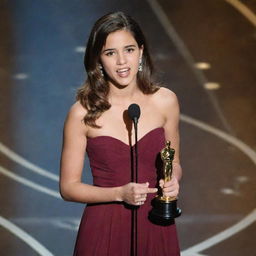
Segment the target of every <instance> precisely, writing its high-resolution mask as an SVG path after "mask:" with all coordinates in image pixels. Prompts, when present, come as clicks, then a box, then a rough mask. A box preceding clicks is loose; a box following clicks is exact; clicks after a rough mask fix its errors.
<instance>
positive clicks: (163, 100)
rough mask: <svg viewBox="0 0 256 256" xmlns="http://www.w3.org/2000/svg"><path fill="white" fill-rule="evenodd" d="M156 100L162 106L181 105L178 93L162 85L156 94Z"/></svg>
mask: <svg viewBox="0 0 256 256" xmlns="http://www.w3.org/2000/svg"><path fill="white" fill-rule="evenodd" d="M154 100H155V103H156V105H157V106H159V107H160V108H170V107H172V108H173V107H177V108H178V107H179V104H178V99H177V96H176V94H175V93H174V92H173V91H171V90H170V89H168V88H165V87H160V89H159V90H158V91H157V92H156V93H155V94H154Z"/></svg>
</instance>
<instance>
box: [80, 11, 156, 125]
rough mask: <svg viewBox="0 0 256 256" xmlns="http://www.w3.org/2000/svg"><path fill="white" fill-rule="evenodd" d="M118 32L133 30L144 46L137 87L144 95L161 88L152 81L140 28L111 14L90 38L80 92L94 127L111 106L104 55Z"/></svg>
mask: <svg viewBox="0 0 256 256" xmlns="http://www.w3.org/2000/svg"><path fill="white" fill-rule="evenodd" d="M118 30H126V31H129V32H130V33H131V34H132V35H133V37H134V39H135V41H136V42H137V44H138V46H139V48H140V49H141V48H142V47H143V55H142V66H143V70H142V71H141V72H138V73H137V84H138V87H139V89H140V90H141V91H142V92H143V93H144V94H152V93H154V92H156V91H157V90H158V89H159V87H158V86H156V85H154V84H153V82H152V73H153V65H152V62H151V58H150V55H149V52H148V47H147V43H146V40H145V37H144V35H143V33H142V31H141V29H140V27H139V25H138V24H137V23H136V21H134V20H133V19H132V18H131V17H130V16H128V15H126V14H124V13H123V12H114V13H109V14H107V15H105V16H103V17H101V18H100V19H99V20H97V21H96V23H95V24H94V26H93V28H92V31H91V34H90V36H89V39H88V42H87V47H86V52H85V56H84V66H85V70H86V72H87V80H86V81H85V84H84V85H83V86H82V87H81V88H80V89H79V90H78V92H77V97H76V98H77V100H78V101H80V103H81V105H82V106H83V107H84V108H85V109H86V110H87V114H86V115H85V117H84V123H85V124H86V125H89V126H91V127H96V128H100V126H98V125H97V124H96V122H95V121H96V119H98V118H99V117H100V116H101V114H102V113H103V112H104V111H106V110H108V109H109V108H110V107H111V105H110V103H109V102H108V99H107V96H108V93H109V84H108V81H107V77H106V76H102V74H101V72H102V71H101V70H100V67H99V66H100V65H99V64H100V55H101V51H102V48H103V46H104V45H105V43H106V39H107V36H108V35H109V34H110V33H113V32H115V31H118Z"/></svg>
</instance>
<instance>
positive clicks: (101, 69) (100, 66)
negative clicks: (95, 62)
mask: <svg viewBox="0 0 256 256" xmlns="http://www.w3.org/2000/svg"><path fill="white" fill-rule="evenodd" d="M99 69H100V74H101V76H104V73H103V67H102V65H101V64H99Z"/></svg>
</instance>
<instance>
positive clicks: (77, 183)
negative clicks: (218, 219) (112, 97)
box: [60, 102, 156, 205]
mask: <svg viewBox="0 0 256 256" xmlns="http://www.w3.org/2000/svg"><path fill="white" fill-rule="evenodd" d="M85 114H86V112H85V110H84V108H83V107H82V106H81V105H80V104H79V103H78V102H77V103H75V104H74V105H73V106H72V108H71V109H70V112H69V114H68V116H67V119H66V121H65V125H64V132H63V147H62V154H61V165H60V193H61V196H62V197H63V199H65V200H68V201H75V202H82V203H99V202H113V201H125V202H127V203H129V204H135V205H136V204H138V201H139V200H140V202H141V201H143V200H142V199H141V195H142V194H147V193H155V192H156V189H150V188H148V184H135V183H128V184H127V185H124V186H121V187H113V188H103V187H97V186H93V185H89V184H84V183H82V182H81V177H82V171H83V166H84V157H85V151H86V143H87V140H86V134H87V130H88V128H87V127H86V126H85V125H84V122H83V117H84V115H85Z"/></svg>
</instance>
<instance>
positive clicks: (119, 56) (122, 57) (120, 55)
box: [117, 53, 126, 65]
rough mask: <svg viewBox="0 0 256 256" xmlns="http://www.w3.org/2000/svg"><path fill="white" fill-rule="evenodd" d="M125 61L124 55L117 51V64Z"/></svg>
mask: <svg viewBox="0 0 256 256" xmlns="http://www.w3.org/2000/svg"><path fill="white" fill-rule="evenodd" d="M125 63H126V58H125V55H124V54H123V53H119V54H118V56H117V64H118V65H123V64H125Z"/></svg>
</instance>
